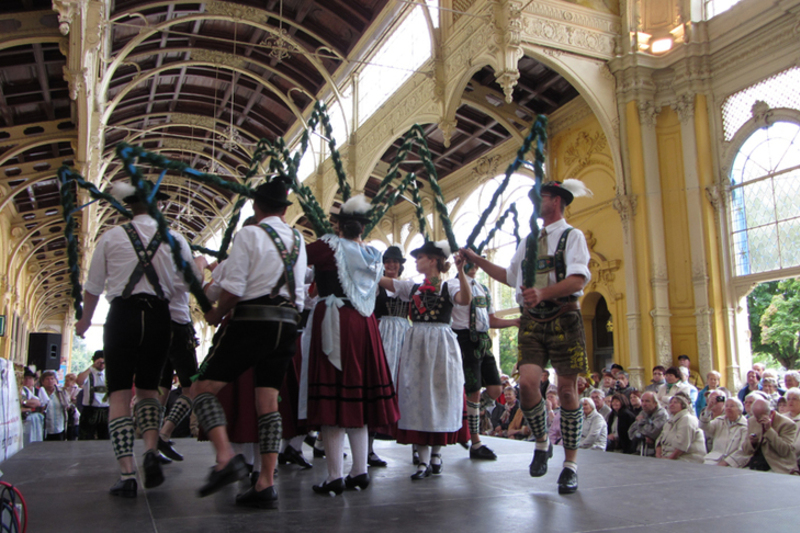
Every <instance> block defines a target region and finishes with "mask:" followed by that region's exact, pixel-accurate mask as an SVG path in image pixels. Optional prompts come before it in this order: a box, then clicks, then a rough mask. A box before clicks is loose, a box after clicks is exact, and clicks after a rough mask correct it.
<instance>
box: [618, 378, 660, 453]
mask: <svg viewBox="0 0 800 533" xmlns="http://www.w3.org/2000/svg"><path fill="white" fill-rule="evenodd" d="M667 420H669V414H668V413H667V410H666V409H664V408H663V407H661V404H659V403H658V398H656V394H655V393H654V392H652V391H647V392H645V393H643V394H642V412H641V413H639V414H638V415H636V420H634V421H633V424H631V427H629V428H628V437H630V439H631V442H635V443H636V449H637V452H638V453H639V454H641V455H646V456H650V457H652V456H655V454H656V447H655V444H656V440H658V436H659V435H661V430H662V429H664V424H666V423H667Z"/></svg>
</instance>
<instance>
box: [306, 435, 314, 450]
mask: <svg viewBox="0 0 800 533" xmlns="http://www.w3.org/2000/svg"><path fill="white" fill-rule="evenodd" d="M303 442H305V443H306V444H308V445H309V446H311V447H312V448H313V447H314V443H316V442H317V437H312V436H311V435H306V436H305V438H304V439H303Z"/></svg>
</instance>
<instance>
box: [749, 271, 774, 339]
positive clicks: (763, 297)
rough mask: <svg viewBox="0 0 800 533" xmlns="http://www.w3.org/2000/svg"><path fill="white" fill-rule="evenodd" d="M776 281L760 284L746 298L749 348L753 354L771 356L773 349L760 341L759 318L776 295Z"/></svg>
mask: <svg viewBox="0 0 800 533" xmlns="http://www.w3.org/2000/svg"><path fill="white" fill-rule="evenodd" d="M778 283H780V282H778V281H768V282H766V283H760V284H759V285H757V286H756V288H755V289H753V291H752V292H751V293H750V294H749V295H748V296H747V312H748V313H749V315H750V348H751V350H752V352H753V354H758V353H762V354H772V352H773V350H774V347H773V346H767V345H765V344H763V343H762V341H761V317H762V316H763V315H764V311H766V310H767V308H768V307H769V306H770V304H771V303H772V297H773V296H775V295H776V294H778V292H779V290H778Z"/></svg>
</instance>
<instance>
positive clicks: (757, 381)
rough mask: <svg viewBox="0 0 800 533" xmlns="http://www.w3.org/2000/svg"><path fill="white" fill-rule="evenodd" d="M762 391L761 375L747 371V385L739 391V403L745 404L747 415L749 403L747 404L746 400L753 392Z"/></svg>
mask: <svg viewBox="0 0 800 533" xmlns="http://www.w3.org/2000/svg"><path fill="white" fill-rule="evenodd" d="M758 390H761V374H760V373H758V372H756V371H755V370H748V371H747V385H746V386H744V387H742V388H741V389H740V390H739V401H741V402H742V404H744V412H745V414H747V412H748V411H747V402H745V401H744V400H745V398H746V397H747V395H748V394H750V393H751V392H755V391H758Z"/></svg>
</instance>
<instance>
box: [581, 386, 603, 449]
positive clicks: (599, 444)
mask: <svg viewBox="0 0 800 533" xmlns="http://www.w3.org/2000/svg"><path fill="white" fill-rule="evenodd" d="M581 404H582V407H583V429H582V430H581V442H580V444H579V446H580V447H581V448H583V449H584V450H588V449H591V450H602V451H605V450H606V444H607V441H608V424H606V419H605V418H603V415H601V414H600V413H598V412H597V409H596V408H595V405H594V401H593V400H592V399H591V398H581Z"/></svg>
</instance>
